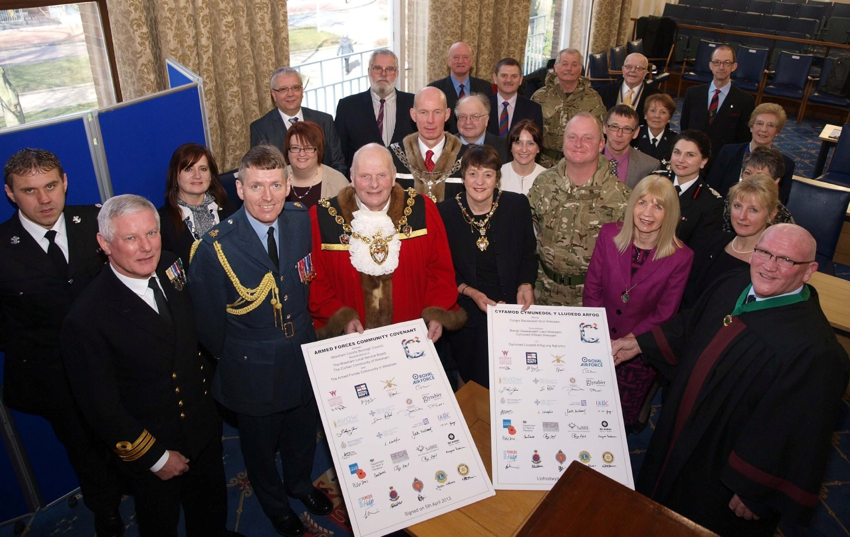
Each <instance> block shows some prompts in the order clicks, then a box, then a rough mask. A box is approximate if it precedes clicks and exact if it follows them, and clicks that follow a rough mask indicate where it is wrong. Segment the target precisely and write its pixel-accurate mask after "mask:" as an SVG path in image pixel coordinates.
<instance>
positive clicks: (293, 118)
mask: <svg viewBox="0 0 850 537" xmlns="http://www.w3.org/2000/svg"><path fill="white" fill-rule="evenodd" d="M297 121H298V118H297V117H291V118H289V123H290V125H295V123H296V122H297Z"/></svg>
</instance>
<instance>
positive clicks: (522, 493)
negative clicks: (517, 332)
mask: <svg viewBox="0 0 850 537" xmlns="http://www.w3.org/2000/svg"><path fill="white" fill-rule="evenodd" d="M455 396H456V397H457V401H458V404H459V405H460V409H461V412H463V416H464V418H465V419H466V424H467V426H468V427H469V432H470V433H471V434H472V438H473V440H474V441H475V447H477V448H478V453H480V454H481V460H482V461H483V462H484V466H485V467H486V468H487V474H488V475H490V477H491V479H492V475H493V472H492V468H491V462H492V461H491V458H490V392H489V391H488V390H487V389H486V388H484V387H482V386H480V385H478V384H476V383H474V382H469V383H467V384H466V385H465V386H464V387H463V388H461V389H460V390H459V391H458V392H457V393H456V394H455ZM406 531H407V532H408V533H410V534H411V535H417V536H427V537H450V536H452V537H453V536H455V535H460V536H463V537H477V536H479V535H504V536H513V535H524V536H532V535H533V536H537V535H558V536H560V535H576V536H579V535H581V536H584V535H594V536H607V535H635V536H638V535H664V536H684V535H699V536H707V535H714V534H713V533H711V532H710V531H708V530H706V529H705V528H702V527H701V526H699V525H697V524H694V523H693V522H691V521H690V520H688V519H686V518H684V517H682V516H680V515H678V514H676V513H674V512H673V511H670V510H669V509H667V508H666V507H663V506H662V505H660V504H658V503H656V502H654V501H652V500H650V499H649V498H646V497H645V496H642V495H640V494H638V493H637V492H635V491H633V490H631V489H629V488H627V487H625V486H623V485H621V484H619V483H617V482H616V481H614V480H613V479H610V478H608V477H605V476H603V475H602V474H600V473H599V472H596V471H595V470H591V469H590V468H587V467H586V466H584V465H583V464H581V463H579V462H573V463H572V464H571V465H570V467H569V468H567V470H566V471H565V472H564V475H563V476H561V479H559V480H558V482H557V483H556V484H555V487H554V488H553V489H552V490H551V491H550V492H549V493H548V494H547V493H546V492H542V491H531V490H498V491H496V495H495V496H493V497H491V498H487V499H486V500H482V501H480V502H477V503H474V504H472V505H467V506H466V507H463V508H461V509H457V510H455V511H452V512H450V513H446V514H444V515H440V516H438V517H436V518H432V519H430V520H426V521H425V522H422V523H420V524H416V525H414V526H410V527H408V528H407V529H406Z"/></svg>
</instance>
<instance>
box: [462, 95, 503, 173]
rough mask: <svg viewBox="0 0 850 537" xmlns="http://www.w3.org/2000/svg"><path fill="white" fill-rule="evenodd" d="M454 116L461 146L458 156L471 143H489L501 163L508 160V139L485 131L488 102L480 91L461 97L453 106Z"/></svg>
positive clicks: (488, 118)
mask: <svg viewBox="0 0 850 537" xmlns="http://www.w3.org/2000/svg"><path fill="white" fill-rule="evenodd" d="M455 117H457V128H458V134H457V137H458V138H460V143H462V144H463V147H461V148H460V153H458V156H459V157H462V156H463V154H464V153H466V150H467V148H468V147H469V146H470V145H471V144H478V145H489V146H490V147H492V148H493V149H495V150H496V151H497V152H498V153H499V160H501V161H502V163H505V162H507V161H508V156H509V155H510V153H509V152H508V139H507V138H501V137H499V136H497V135H495V134H492V133H490V132H487V123H488V122H489V120H490V102H489V100H488V99H487V98H486V97H485V96H484V95H482V94H481V93H473V94H471V95H467V96H466V97H461V99H460V100H459V101H458V102H457V106H455Z"/></svg>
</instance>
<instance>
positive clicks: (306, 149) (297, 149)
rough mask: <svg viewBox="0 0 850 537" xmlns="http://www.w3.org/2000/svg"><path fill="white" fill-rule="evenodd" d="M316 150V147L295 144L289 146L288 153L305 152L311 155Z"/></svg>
mask: <svg viewBox="0 0 850 537" xmlns="http://www.w3.org/2000/svg"><path fill="white" fill-rule="evenodd" d="M316 151H317V149H316V148H315V147H301V146H297V145H291V146H289V152H290V153H307V154H308V155H312V154H313V153H315V152H316Z"/></svg>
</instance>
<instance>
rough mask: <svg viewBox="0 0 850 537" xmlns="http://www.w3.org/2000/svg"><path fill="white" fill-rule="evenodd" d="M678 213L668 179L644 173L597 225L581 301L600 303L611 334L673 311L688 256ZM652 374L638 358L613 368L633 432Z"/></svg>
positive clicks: (641, 328)
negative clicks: (613, 219)
mask: <svg viewBox="0 0 850 537" xmlns="http://www.w3.org/2000/svg"><path fill="white" fill-rule="evenodd" d="M679 218H680V212H679V198H678V196H677V194H676V190H675V188H674V187H673V183H672V182H671V181H670V180H669V179H667V178H666V177H661V176H658V175H650V176H648V177H645V178H644V179H643V180H642V181H641V182H640V183H638V184H637V186H636V187H635V189H634V191H632V194H631V197H630V198H629V204H628V207H627V208H626V215H625V217H624V221H623V222H618V223H610V224H605V225H604V226H602V229H601V230H600V232H599V238H598V239H597V240H596V247H595V249H594V250H593V256H592V257H591V259H590V266H589V267H588V271H587V280H586V281H585V284H584V297H583V298H584V300H583V302H584V306H585V307H604V308H605V313H606V314H607V318H608V329H609V330H610V335H611V339H618V338H621V337H623V336H626V335H628V334H635V335H637V334H641V333H643V332H646V331H648V330H651V329H652V328H655V327H656V326H658V325H660V324H661V323H663V322H664V321H666V320H668V319H670V318H671V317H673V315H675V314H676V312H677V311H678V309H679V304H680V303H681V301H682V295H683V294H684V291H685V284H686V283H687V281H688V275H689V273H690V271H691V263H693V259H694V254H693V252H692V251H691V250H690V249H689V248H688V247H687V246H685V245H684V244H683V243H682V242H681V241H680V240H679V239H677V238H676V224H678V222H679ZM654 378H655V370H654V369H652V367H650V366H648V365H645V364H644V363H643V362H642V361H641V360H632V361H630V362H627V363H624V364H622V365H620V366H619V367H618V368H617V383H618V384H619V388H620V404H621V405H622V407H623V421H624V423H625V426H626V430H628V431H632V432H638V431H640V430H642V429H643V427H644V426H645V425H646V419H647V418H648V409H649V406H648V402H649V401H647V399H648V398H649V397H648V396H649V391H650V387H651V386H652V381H653V380H654ZM644 403H647V404H646V405H645V404H644ZM642 409H643V410H644V412H641V410H642Z"/></svg>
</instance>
